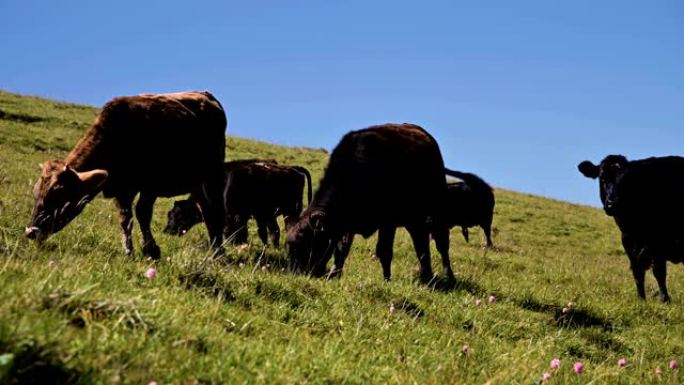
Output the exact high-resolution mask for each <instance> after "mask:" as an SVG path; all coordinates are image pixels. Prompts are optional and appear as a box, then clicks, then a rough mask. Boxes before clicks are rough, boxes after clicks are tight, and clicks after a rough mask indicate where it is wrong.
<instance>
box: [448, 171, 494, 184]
mask: <svg viewBox="0 0 684 385" xmlns="http://www.w3.org/2000/svg"><path fill="white" fill-rule="evenodd" d="M444 173H445V174H447V175H449V176H451V177H454V178H458V179H460V180H462V181H463V182H465V183H466V184H469V185H480V186H488V185H487V182H485V181H484V180H482V178H480V177H479V176H477V175H475V174H471V173H468V172H461V171H455V170H449V169H448V168H446V167H444Z"/></svg>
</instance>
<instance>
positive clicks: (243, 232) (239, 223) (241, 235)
mask: <svg viewBox="0 0 684 385" xmlns="http://www.w3.org/2000/svg"><path fill="white" fill-rule="evenodd" d="M223 236H224V237H225V239H226V240H227V241H228V242H230V243H231V244H233V245H239V244H241V243H247V223H246V221H243V219H242V216H240V215H237V214H229V215H226V227H225V230H224V232H223Z"/></svg>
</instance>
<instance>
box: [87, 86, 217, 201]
mask: <svg viewBox="0 0 684 385" xmlns="http://www.w3.org/2000/svg"><path fill="white" fill-rule="evenodd" d="M225 129H226V117H225V112H224V111H223V108H222V106H221V105H220V103H219V102H218V101H217V100H216V99H215V98H214V97H213V95H211V94H210V93H208V92H182V93H174V94H155V95H152V94H143V95H138V96H130V97H119V98H115V99H113V100H112V101H110V102H108V103H107V104H106V105H105V106H104V107H103V109H102V111H101V113H100V115H99V116H98V118H97V120H96V122H95V124H94V125H93V127H92V128H91V130H95V131H96V132H95V135H93V136H95V137H97V139H98V140H97V143H96V145H95V146H93V148H92V149H91V151H95V152H99V155H98V157H99V158H100V162H101V163H102V164H103V165H102V166H103V168H106V169H107V170H108V171H109V174H110V183H109V184H108V186H107V188H106V190H105V193H108V192H109V194H108V195H112V194H113V193H116V190H121V189H130V190H139V191H150V192H153V193H154V194H155V195H159V196H173V195H178V194H181V193H185V192H188V191H189V189H191V188H193V187H194V186H197V185H198V184H199V183H200V181H202V180H203V179H204V178H205V176H206V173H207V172H213V171H210V170H213V168H214V167H223V159H224V154H225ZM107 190H110V191H107Z"/></svg>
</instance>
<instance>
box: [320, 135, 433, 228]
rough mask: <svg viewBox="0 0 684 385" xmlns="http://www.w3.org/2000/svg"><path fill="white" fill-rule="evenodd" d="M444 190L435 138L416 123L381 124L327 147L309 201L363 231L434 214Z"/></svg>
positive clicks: (346, 136) (345, 224) (404, 222)
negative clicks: (322, 168) (324, 164)
mask: <svg viewBox="0 0 684 385" xmlns="http://www.w3.org/2000/svg"><path fill="white" fill-rule="evenodd" d="M445 191H446V180H445V177H444V163H443V161H442V156H441V153H440V151H439V146H438V145H437V142H436V141H435V140H434V138H432V136H431V135H430V134H428V133H427V132H426V131H425V130H423V129H422V128H421V127H419V126H416V125H412V124H387V125H382V126H374V127H369V128H367V129H363V130H359V131H352V132H350V133H349V134H347V135H345V136H344V137H343V138H342V140H341V141H340V143H339V144H338V145H337V147H336V148H335V149H334V150H333V152H332V154H331V157H330V162H329V164H328V167H327V169H326V172H325V176H324V178H323V180H322V181H321V184H320V188H319V190H318V191H317V192H316V197H315V198H314V203H313V204H312V206H316V205H321V206H325V207H326V210H327V211H328V212H331V213H333V215H335V216H336V217H337V218H340V223H341V225H342V226H344V227H347V228H350V229H351V230H352V231H356V232H359V233H361V234H369V233H371V232H373V231H375V230H376V229H377V227H378V226H380V225H385V224H388V225H389V224H392V225H399V226H402V225H405V224H407V223H411V222H415V221H424V220H425V219H426V218H428V217H431V216H434V215H439V210H438V207H439V205H440V204H441V202H442V200H443V198H444V194H445Z"/></svg>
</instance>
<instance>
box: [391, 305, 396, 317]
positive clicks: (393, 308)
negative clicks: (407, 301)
mask: <svg viewBox="0 0 684 385" xmlns="http://www.w3.org/2000/svg"><path fill="white" fill-rule="evenodd" d="M396 312H397V308H395V307H394V305H393V304H390V307H389V313H390V315H394V313H396Z"/></svg>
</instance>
